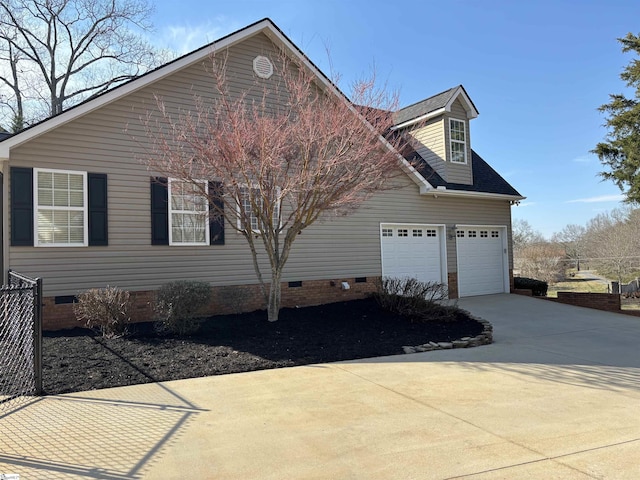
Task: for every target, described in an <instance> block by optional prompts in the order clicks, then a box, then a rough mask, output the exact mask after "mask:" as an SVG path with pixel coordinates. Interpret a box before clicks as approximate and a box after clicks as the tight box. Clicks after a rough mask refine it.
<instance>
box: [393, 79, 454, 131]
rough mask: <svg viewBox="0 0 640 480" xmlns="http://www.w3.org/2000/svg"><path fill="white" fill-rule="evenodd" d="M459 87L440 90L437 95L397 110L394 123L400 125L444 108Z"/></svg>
mask: <svg viewBox="0 0 640 480" xmlns="http://www.w3.org/2000/svg"><path fill="white" fill-rule="evenodd" d="M457 88H458V87H453V88H450V89H449V90H445V91H444V92H440V93H438V94H437V95H434V96H432V97H429V98H427V99H425V100H422V101H420V102H417V103H414V104H413V105H409V106H408V107H404V108H401V109H400V110H398V111H397V112H396V116H395V118H394V121H395V122H394V123H395V124H396V125H400V124H401V123H404V122H407V121H409V120H413V119H414V118H418V117H421V116H422V115H426V114H427V113H431V112H434V111H436V110H439V109H441V108H444V107H445V106H446V105H447V103H449V100H451V97H453V95H454V94H455V92H456V90H457Z"/></svg>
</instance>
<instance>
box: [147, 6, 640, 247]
mask: <svg viewBox="0 0 640 480" xmlns="http://www.w3.org/2000/svg"><path fill="white" fill-rule="evenodd" d="M154 4H155V5H156V11H155V16H154V23H155V25H156V32H155V38H154V40H153V41H154V43H155V44H156V45H159V46H164V47H170V48H172V49H174V50H176V51H178V52H179V53H186V52H188V51H190V50H193V49H195V48H197V47H199V46H202V45H203V44H205V43H208V42H210V41H213V40H215V39H217V38H219V37H220V36H223V35H226V34H227V33H230V32H232V31H235V30H237V29H239V28H242V27H244V26H246V25H248V24H250V23H253V22H255V21H257V20H260V19H262V18H264V17H269V18H271V19H272V20H273V21H274V22H275V23H276V24H277V25H278V26H279V27H280V29H281V30H282V31H283V32H284V33H285V34H286V35H287V36H289V38H290V39H291V40H292V41H293V42H294V43H296V44H297V45H298V46H299V47H300V48H301V49H302V50H303V51H304V52H305V53H306V54H307V55H308V56H309V57H310V58H311V60H312V61H313V62H314V63H315V64H316V65H318V66H319V67H320V68H321V69H322V70H323V71H324V72H325V73H329V70H330V68H329V61H328V57H327V49H328V50H329V51H330V56H331V63H332V65H333V69H334V70H335V71H337V72H339V73H340V74H341V75H342V78H343V81H344V84H345V85H348V83H349V81H350V80H352V79H355V78H357V77H360V76H362V75H366V74H367V73H369V72H370V71H371V67H372V66H373V65H374V64H375V68H376V71H377V75H378V77H379V78H381V79H383V80H386V81H387V82H388V85H389V87H390V88H392V89H395V90H398V91H399V92H400V98H401V105H402V106H405V105H409V104H411V103H414V102H416V101H419V100H422V99H424V98H426V97H429V96H431V95H433V94H436V93H438V92H441V91H443V90H446V89H448V88H450V87H452V86H455V85H458V84H463V85H464V86H465V88H466V89H467V92H468V93H469V95H470V97H471V99H472V100H473V102H474V103H475V105H476V107H477V108H478V110H479V111H480V116H479V117H478V118H476V119H475V120H473V121H472V122H471V126H470V135H471V142H472V146H473V148H474V150H475V151H476V152H478V153H479V154H480V155H481V156H482V157H483V158H484V159H485V160H487V161H488V162H489V163H490V164H491V165H492V166H493V167H494V168H495V169H496V170H497V171H498V172H500V173H501V174H502V175H503V176H504V177H505V178H506V179H507V180H508V181H509V182H510V183H511V184H512V185H513V186H514V187H515V188H516V189H518V190H519V191H520V193H522V194H523V195H524V196H526V197H527V199H526V200H525V201H523V202H522V203H521V205H520V206H518V207H514V208H513V210H512V212H513V218H514V219H518V218H520V219H525V220H527V221H528V222H529V223H530V224H531V225H532V226H533V227H534V228H535V229H537V230H539V231H541V232H542V233H543V234H544V235H546V236H550V235H551V234H552V233H553V232H556V231H559V230H561V229H562V228H563V227H564V226H565V225H567V224H569V223H578V224H585V223H586V222H587V221H588V220H589V219H590V218H592V217H594V216H595V215H597V214H598V213H601V212H604V211H608V210H611V209H613V208H616V207H618V206H620V200H621V195H620V191H619V189H618V188H617V187H616V186H615V185H613V184H612V183H610V182H603V181H601V179H600V178H599V177H598V172H599V171H601V170H602V167H601V165H600V163H599V161H598V159H597V157H595V156H594V155H592V154H591V153H589V151H590V150H591V149H593V148H594V147H595V145H596V143H598V142H599V141H601V140H602V139H603V138H604V136H605V129H604V127H602V124H603V122H604V117H603V116H602V114H600V113H599V112H598V111H597V108H598V106H600V105H601V104H603V103H605V102H607V101H608V95H609V94H610V93H620V92H625V86H624V84H623V83H622V81H621V80H620V79H619V76H618V75H619V74H620V72H621V71H622V69H623V68H624V66H625V65H626V64H627V63H628V62H629V61H630V60H631V58H633V57H632V56H631V55H629V54H622V52H621V50H620V44H619V43H618V42H617V40H616V38H618V37H622V36H624V35H626V33H627V32H633V33H634V34H637V33H640V22H638V21H637V19H638V18H640V2H629V1H617V0H609V1H606V2H605V1H588V0H586V1H585V0H582V1H577V0H575V1H563V0H556V1H545V0H543V1H516V0H514V1H491V0H477V1H470V0H469V1H463V0H448V1H446V2H443V1H437V2H436V1H431V0H423V1H398V2H379V1H372V0H368V1H361V0H342V1H339V0H319V1H304V0H295V1H293V0H282V1H278V0H265V1H258V0H253V1H243V0H233V1H217V2H213V1H203V0H181V1H179V2H176V1H174V0H171V1H168V0H158V1H155V2H154ZM627 93H628V92H627Z"/></svg>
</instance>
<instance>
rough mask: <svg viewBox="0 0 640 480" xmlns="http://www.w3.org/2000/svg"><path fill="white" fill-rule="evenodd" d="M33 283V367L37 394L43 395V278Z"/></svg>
mask: <svg viewBox="0 0 640 480" xmlns="http://www.w3.org/2000/svg"><path fill="white" fill-rule="evenodd" d="M35 280H36V282H35V285H33V354H34V355H33V357H34V358H33V369H34V380H35V389H36V392H35V393H36V395H42V279H41V278H36V279H35Z"/></svg>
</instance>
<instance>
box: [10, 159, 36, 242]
mask: <svg viewBox="0 0 640 480" xmlns="http://www.w3.org/2000/svg"><path fill="white" fill-rule="evenodd" d="M11 245H13V246H33V169H31V168H20V167H11Z"/></svg>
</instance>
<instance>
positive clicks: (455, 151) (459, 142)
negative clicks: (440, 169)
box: [449, 118, 467, 163]
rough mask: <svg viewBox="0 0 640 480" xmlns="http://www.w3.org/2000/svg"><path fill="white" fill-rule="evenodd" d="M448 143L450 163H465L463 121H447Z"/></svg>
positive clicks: (465, 150)
mask: <svg viewBox="0 0 640 480" xmlns="http://www.w3.org/2000/svg"><path fill="white" fill-rule="evenodd" d="M449 143H450V148H451V161H452V162H453V163H467V132H466V129H465V122H464V121H463V120H456V119H455V118H450V119H449Z"/></svg>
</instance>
